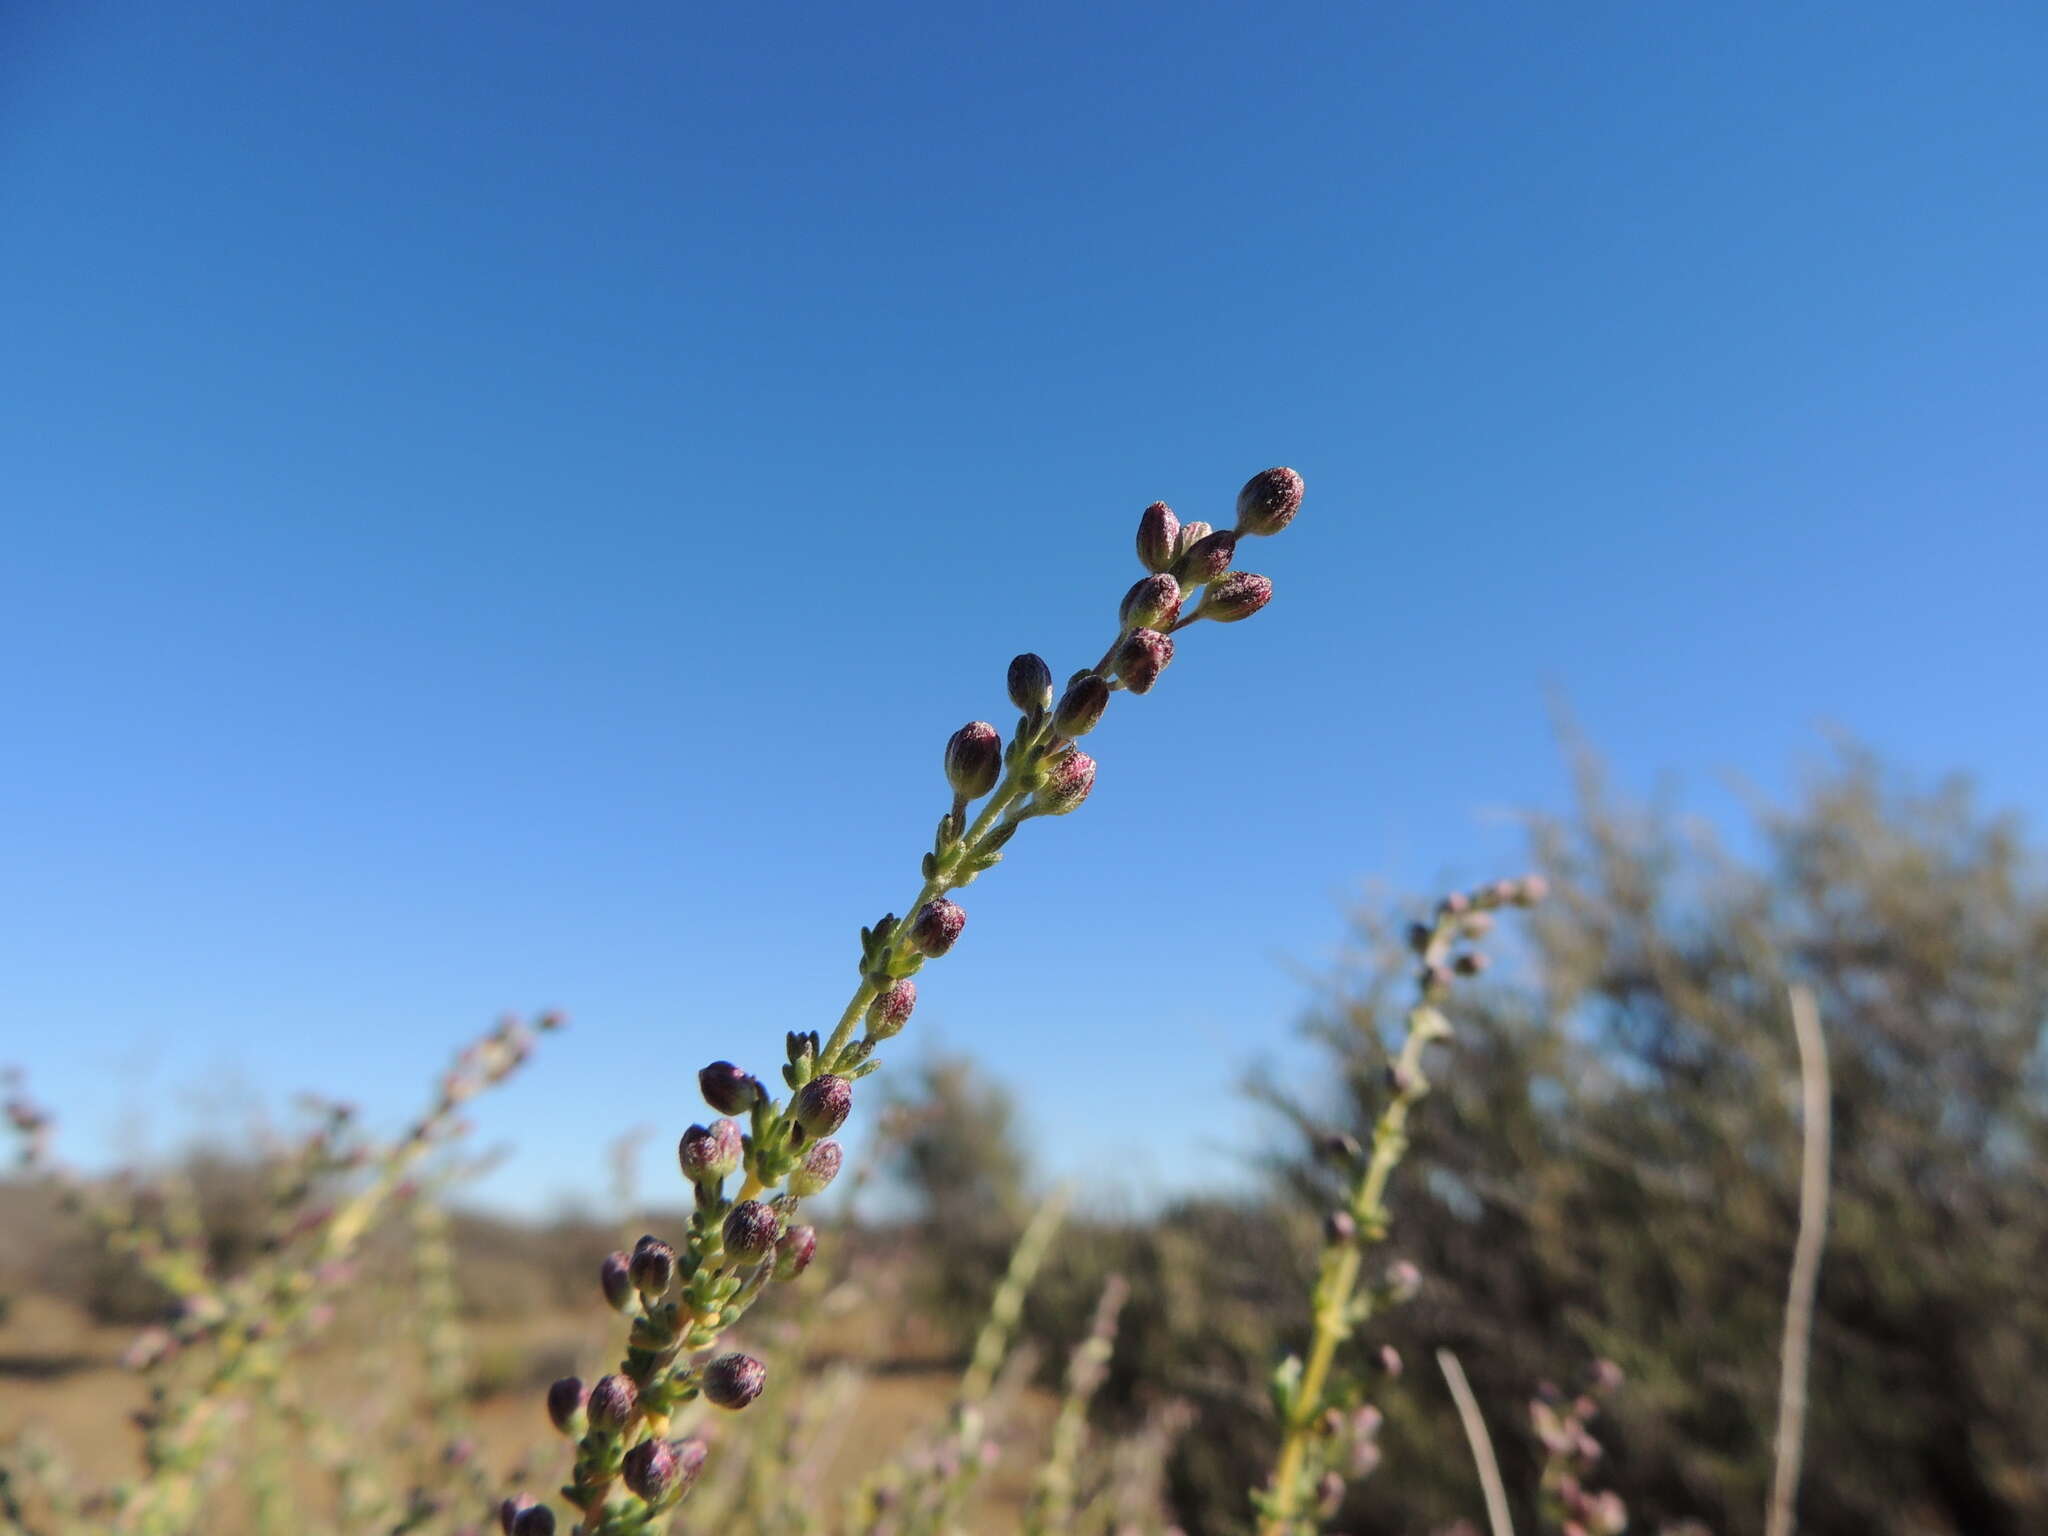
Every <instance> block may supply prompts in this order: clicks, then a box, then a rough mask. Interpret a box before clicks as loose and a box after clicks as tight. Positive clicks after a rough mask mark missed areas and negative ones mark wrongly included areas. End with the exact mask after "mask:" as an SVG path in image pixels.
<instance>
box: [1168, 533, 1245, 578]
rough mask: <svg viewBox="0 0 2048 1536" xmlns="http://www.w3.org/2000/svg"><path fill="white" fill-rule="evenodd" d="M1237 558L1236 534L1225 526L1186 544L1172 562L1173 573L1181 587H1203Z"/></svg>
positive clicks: (1227, 568)
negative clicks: (1221, 529) (1184, 548)
mask: <svg viewBox="0 0 2048 1536" xmlns="http://www.w3.org/2000/svg"><path fill="white" fill-rule="evenodd" d="M1236 558H1237V535H1236V534H1235V533H1234V532H1232V531H1231V530H1230V529H1228V528H1226V529H1224V530H1223V532H1221V533H1212V534H1209V535H1208V536H1207V537H1206V538H1203V539H1200V540H1197V541H1196V542H1195V543H1194V544H1191V545H1189V546H1188V548H1187V550H1186V551H1185V552H1184V553H1183V554H1182V555H1181V557H1180V559H1178V560H1176V561H1175V562H1174V564H1173V574H1174V575H1175V576H1176V577H1177V578H1178V579H1179V581H1180V584H1181V585H1182V586H1183V587H1205V586H1207V585H1208V584H1209V583H1210V582H1212V581H1214V580H1215V579H1216V578H1217V577H1218V576H1221V575H1222V574H1223V573H1224V572H1225V571H1227V570H1229V569H1230V562H1231V561H1232V560H1234V559H1236Z"/></svg>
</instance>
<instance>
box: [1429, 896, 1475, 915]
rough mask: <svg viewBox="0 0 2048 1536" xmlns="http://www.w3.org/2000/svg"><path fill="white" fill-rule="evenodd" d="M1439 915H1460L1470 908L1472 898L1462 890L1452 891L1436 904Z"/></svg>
mask: <svg viewBox="0 0 2048 1536" xmlns="http://www.w3.org/2000/svg"><path fill="white" fill-rule="evenodd" d="M1436 910H1437V915H1438V916H1439V917H1462V916H1463V915H1464V914H1465V913H1467V912H1470V911H1471V910H1472V898H1471V897H1470V896H1467V895H1466V894H1465V893H1464V892H1463V891H1453V892H1451V894H1450V895H1448V896H1446V897H1444V899H1443V900H1442V901H1439V902H1438V903H1437V904H1436Z"/></svg>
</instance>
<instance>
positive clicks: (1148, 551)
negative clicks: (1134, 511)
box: [1138, 501, 1180, 571]
mask: <svg viewBox="0 0 2048 1536" xmlns="http://www.w3.org/2000/svg"><path fill="white" fill-rule="evenodd" d="M1179 538H1180V519H1179V518H1177V517H1175V516H1174V515H1173V508H1171V507H1169V506H1168V505H1167V504H1166V503H1165V502H1163V501H1155V502H1153V503H1152V505H1151V506H1149V507H1147V508H1146V509H1145V510H1144V512H1143V513H1142V514H1140V516H1139V518H1138V563H1139V564H1140V565H1142V566H1144V567H1145V569H1146V570H1148V571H1164V570H1166V569H1168V568H1169V567H1171V566H1172V564H1173V557H1174V553H1175V550H1174V545H1175V544H1176V543H1177V542H1178V540H1179Z"/></svg>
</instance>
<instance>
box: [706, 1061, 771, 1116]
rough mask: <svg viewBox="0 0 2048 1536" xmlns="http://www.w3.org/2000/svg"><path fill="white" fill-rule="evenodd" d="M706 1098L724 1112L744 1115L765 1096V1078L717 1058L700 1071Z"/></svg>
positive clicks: (711, 1104)
mask: <svg viewBox="0 0 2048 1536" xmlns="http://www.w3.org/2000/svg"><path fill="white" fill-rule="evenodd" d="M697 1088H698V1090H699V1091H700V1092H701V1093H702V1094H703V1095H704V1102H705V1103H706V1104H709V1105H710V1106H711V1107H712V1108H713V1109H715V1110H717V1111H718V1112H719V1113H720V1114H721V1115H744V1114H745V1113H746V1112H747V1111H748V1110H750V1109H752V1108H753V1107H754V1105H755V1104H756V1103H757V1102H758V1101H759V1100H760V1099H761V1097H762V1093H761V1079H759V1078H758V1077H756V1076H754V1075H753V1073H751V1072H742V1071H741V1070H740V1069H739V1068H738V1067H736V1066H734V1065H733V1064H732V1063H731V1062H729V1061H714V1062H713V1063H711V1065H710V1066H708V1067H706V1068H705V1069H704V1070H703V1071H701V1072H699V1073H698V1074H697Z"/></svg>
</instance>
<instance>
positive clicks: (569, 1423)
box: [548, 1376, 590, 1435]
mask: <svg viewBox="0 0 2048 1536" xmlns="http://www.w3.org/2000/svg"><path fill="white" fill-rule="evenodd" d="M589 1396H590V1393H589V1391H588V1390H587V1389H586V1388H585V1387H584V1385H583V1378H582V1377H580V1376H564V1377H563V1378H562V1379H561V1380H560V1381H558V1382H556V1383H555V1384H554V1385H553V1386H552V1387H549V1388H548V1417H549V1418H550V1419H552V1420H553V1421H554V1425H555V1428H557V1429H559V1430H560V1431H561V1432H562V1433H563V1434H565V1435H573V1434H575V1433H576V1421H577V1420H578V1419H580V1418H582V1417H583V1404H584V1402H585V1401H586V1400H587V1399H588V1398H589Z"/></svg>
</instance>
